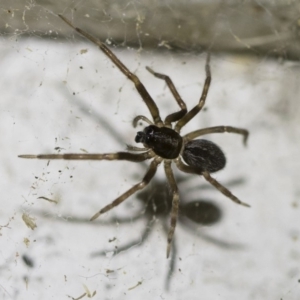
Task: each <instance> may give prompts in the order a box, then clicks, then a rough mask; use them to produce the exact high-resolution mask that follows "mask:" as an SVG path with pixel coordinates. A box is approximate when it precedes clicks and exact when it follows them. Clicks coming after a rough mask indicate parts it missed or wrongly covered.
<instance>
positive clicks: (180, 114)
mask: <svg viewBox="0 0 300 300" xmlns="http://www.w3.org/2000/svg"><path fill="white" fill-rule="evenodd" d="M146 69H147V70H148V71H149V72H150V73H151V74H153V75H154V76H155V77H157V78H160V79H162V80H164V81H165V82H166V84H167V86H168V88H169V89H170V91H171V93H172V94H173V96H174V98H175V100H176V102H177V103H178V105H179V107H180V108H181V110H180V111H178V112H175V113H172V114H170V115H168V116H167V117H166V118H165V122H164V123H165V126H167V127H171V123H172V122H176V121H178V120H180V119H181V118H182V117H183V116H184V115H185V114H186V112H187V108H186V104H185V103H184V101H183V100H182V99H181V97H180V95H179V93H178V91H177V89H176V87H175V85H174V83H173V82H172V80H171V78H170V77H169V76H168V75H164V74H161V73H157V72H155V71H153V70H152V69H151V68H149V67H146Z"/></svg>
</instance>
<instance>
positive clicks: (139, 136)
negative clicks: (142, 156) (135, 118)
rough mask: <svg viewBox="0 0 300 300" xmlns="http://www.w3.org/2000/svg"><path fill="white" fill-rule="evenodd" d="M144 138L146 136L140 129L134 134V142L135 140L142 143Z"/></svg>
mask: <svg viewBox="0 0 300 300" xmlns="http://www.w3.org/2000/svg"><path fill="white" fill-rule="evenodd" d="M145 138H146V135H145V133H144V132H142V131H139V132H137V134H136V137H135V142H136V143H144V142H145Z"/></svg>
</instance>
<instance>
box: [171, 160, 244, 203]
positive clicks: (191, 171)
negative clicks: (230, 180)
mask: <svg viewBox="0 0 300 300" xmlns="http://www.w3.org/2000/svg"><path fill="white" fill-rule="evenodd" d="M176 165H177V167H178V169H179V170H180V171H182V172H184V173H188V174H197V175H202V176H203V177H204V178H205V180H206V181H208V182H209V183H210V184H211V185H212V186H213V187H215V188H216V189H217V190H218V191H220V192H221V193H222V194H223V195H225V196H226V197H228V198H229V199H230V200H232V201H233V202H235V203H237V204H240V205H243V206H246V207H250V205H249V204H247V203H245V202H242V201H241V200H240V199H239V198H237V197H236V196H234V195H233V194H232V193H231V192H230V191H229V190H228V189H227V188H226V187H225V186H223V185H222V184H221V183H219V182H218V181H217V180H216V179H214V178H212V177H211V176H210V174H209V172H207V171H197V170H196V169H195V168H192V167H190V166H187V165H186V164H184V163H183V162H182V160H181V159H180V158H178V159H177V160H176Z"/></svg>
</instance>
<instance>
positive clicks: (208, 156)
mask: <svg viewBox="0 0 300 300" xmlns="http://www.w3.org/2000/svg"><path fill="white" fill-rule="evenodd" d="M58 16H59V17H60V18H61V19H62V20H63V21H64V22H65V23H67V24H68V25H69V26H70V27H72V28H73V29H74V30H75V31H77V32H78V33H79V34H81V35H82V36H83V37H85V38H86V39H88V40H90V41H91V42H92V43H94V44H95V45H97V46H98V47H99V48H100V49H101V50H102V51H103V52H104V54H106V55H107V56H108V58H109V59H110V60H111V61H112V62H113V63H114V64H115V65H116V66H117V67H118V68H119V70H120V71H121V72H122V73H123V74H124V75H125V76H127V78H128V79H129V80H131V81H132V82H133V83H134V85H135V88H136V89H137V91H138V93H139V94H140V96H141V98H142V99H143V101H144V102H145V104H146V105H147V107H148V109H149V112H150V114H151V116H152V119H153V121H151V120H150V119H148V118H147V117H145V116H142V115H138V116H137V117H135V118H134V120H133V126H134V127H136V126H137V124H138V122H139V121H140V120H142V121H144V122H146V123H148V125H149V126H147V127H145V128H144V130H143V131H138V132H137V134H136V137H135V142H136V143H142V144H143V147H135V146H127V151H125V152H116V153H102V154H101V153H94V154H93V153H84V154H81V153H65V154H37V155H32V154H25V155H19V157H21V158H30V159H33V158H35V159H48V160H50V159H66V160H125V161H130V162H142V161H145V160H148V159H152V161H151V163H150V166H149V168H148V170H147V172H146V174H145V175H144V177H143V179H142V180H141V181H140V182H139V183H137V184H135V185H134V186H133V187H132V188H130V189H129V190H127V191H126V192H125V193H123V194H122V195H120V196H119V197H117V198H116V199H115V200H114V201H112V202H111V203H110V204H108V205H106V206H105V207H103V208H102V209H101V210H99V211H98V212H97V213H96V214H95V215H94V216H93V217H92V218H91V219H90V220H91V221H93V220H95V219H97V218H98V217H99V216H100V215H102V214H104V213H106V212H107V211H109V210H111V209H112V208H114V207H116V206H118V205H119V204H121V203H122V202H124V201H125V200H126V199H127V198H129V197H130V196H131V195H133V194H134V193H136V192H137V191H139V190H142V189H143V188H145V186H146V185H147V184H148V183H149V182H150V181H151V180H152V178H153V177H154V175H155V173H156V171H157V168H158V166H159V165H160V164H161V163H162V162H163V163H164V169H165V173H166V177H167V180H168V183H169V187H170V190H171V193H172V208H171V212H170V228H169V230H168V234H167V258H169V255H170V251H171V245H172V240H173V235H174V232H175V227H176V223H177V218H178V211H179V192H178V187H177V183H176V180H175V177H174V174H173V171H172V168H171V164H172V162H174V163H175V164H176V166H177V168H178V169H179V170H180V171H182V172H184V173H190V174H196V175H201V176H203V177H204V179H205V180H206V181H208V182H209V183H210V184H211V185H213V186H214V187H215V188H216V189H217V190H219V191H220V192H221V193H222V194H224V195H225V196H226V197H228V198H229V199H231V200H232V201H234V202H235V203H237V204H240V205H243V206H247V207H249V205H248V204H247V203H244V202H242V201H241V200H239V199H238V198H237V197H236V196H234V195H233V194H232V193H231V192H230V191H229V190H228V189H227V188H226V187H224V186H223V185H222V184H220V183H219V182H218V181H217V180H215V179H214V178H212V177H211V175H210V174H211V173H214V172H217V171H219V170H221V169H223V168H224V167H225V164H226V158H225V155H224V153H223V151H222V150H221V149H220V148H219V147H218V146H217V145H216V144H214V143H212V142H210V141H208V140H204V139H196V140H195V138H197V137H199V136H202V135H206V134H211V133H224V132H229V133H236V134H240V135H242V136H243V142H244V144H245V145H246V142H247V138H248V134H249V133H248V131H247V130H245V129H241V128H236V127H231V126H215V127H208V128H204V129H198V130H196V131H192V132H190V133H188V134H186V135H184V136H181V135H180V130H181V128H182V127H183V126H185V125H186V124H187V123H188V122H189V121H190V120H191V119H193V118H194V117H195V116H196V115H197V114H198V113H199V112H200V111H201V109H202V108H203V106H204V104H205V100H206V97H207V93H208V90H209V86H210V82H211V72H210V54H209V53H208V55H207V59H206V65H205V72H206V79H205V83H204V87H203V90H202V95H201V97H200V100H199V102H198V104H197V105H196V106H194V107H193V108H192V109H191V110H190V111H188V110H187V107H186V104H185V102H184V101H183V100H182V99H181V97H180V95H179V93H178V92H177V89H176V88H175V86H174V84H173V82H172V80H171V79H170V77H169V76H167V75H164V74H161V73H157V72H155V71H153V70H152V69H151V68H149V67H146V69H147V70H148V71H149V72H150V73H152V74H153V75H154V76H155V77H157V78H159V79H162V80H164V81H165V82H166V84H167V86H168V88H169V89H170V91H171V93H172V94H173V96H174V98H175V100H176V102H177V104H178V105H179V107H180V110H179V111H178V112H175V113H171V114H169V115H168V116H167V117H166V118H165V119H164V121H163V120H162V119H161V117H160V112H159V109H158V107H157V105H156V103H155V102H154V100H153V99H152V97H151V96H150V94H149V93H148V91H147V90H146V88H145V87H144V85H143V84H142V82H141V81H140V80H139V78H138V77H137V76H136V75H135V74H133V73H131V72H130V71H129V69H128V68H127V67H126V66H125V65H124V64H123V63H122V62H121V61H120V60H119V59H118V58H117V56H116V55H115V54H114V53H113V52H112V51H111V50H110V49H109V48H108V47H107V46H106V45H105V44H103V43H102V42H101V41H100V40H98V39H96V38H95V37H93V36H91V35H90V34H89V33H87V32H85V31H84V30H82V29H80V28H77V27H75V26H74V25H73V24H72V23H71V21H70V20H68V19H67V18H65V17H64V16H62V15H58ZM172 123H175V124H172ZM183 161H184V162H183Z"/></svg>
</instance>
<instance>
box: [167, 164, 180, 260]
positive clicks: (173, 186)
mask: <svg viewBox="0 0 300 300" xmlns="http://www.w3.org/2000/svg"><path fill="white" fill-rule="evenodd" d="M164 167H165V172H166V176H167V179H168V182H169V185H170V188H171V191H172V193H173V200H172V209H171V226H170V229H169V232H168V245H167V258H168V257H169V255H170V251H171V245H172V240H173V235H174V232H175V227H176V223H177V218H178V210H179V193H178V187H177V184H176V181H175V178H174V174H173V172H172V169H171V161H165V163H164Z"/></svg>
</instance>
